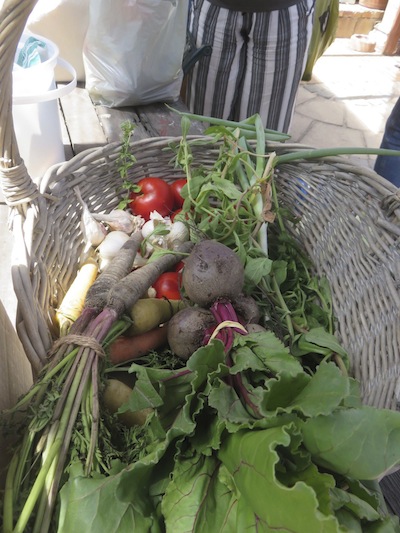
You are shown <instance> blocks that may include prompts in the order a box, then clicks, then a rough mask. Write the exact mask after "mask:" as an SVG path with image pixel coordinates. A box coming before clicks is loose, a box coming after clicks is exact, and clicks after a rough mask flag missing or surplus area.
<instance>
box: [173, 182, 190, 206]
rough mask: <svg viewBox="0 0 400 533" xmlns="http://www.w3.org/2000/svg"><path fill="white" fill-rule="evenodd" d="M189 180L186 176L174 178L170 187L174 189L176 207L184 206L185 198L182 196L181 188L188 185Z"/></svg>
mask: <svg viewBox="0 0 400 533" xmlns="http://www.w3.org/2000/svg"><path fill="white" fill-rule="evenodd" d="M186 183H187V180H186V179H185V178H182V179H179V180H174V181H173V182H172V183H171V185H170V187H171V190H172V194H173V195H174V202H175V203H174V205H175V209H179V208H181V207H182V206H183V198H182V196H181V190H182V187H183V186H184V185H186Z"/></svg>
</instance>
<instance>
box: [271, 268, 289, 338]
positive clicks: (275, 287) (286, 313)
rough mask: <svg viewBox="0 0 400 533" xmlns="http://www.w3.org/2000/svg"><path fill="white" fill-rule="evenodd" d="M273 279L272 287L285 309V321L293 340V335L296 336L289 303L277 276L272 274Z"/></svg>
mask: <svg viewBox="0 0 400 533" xmlns="http://www.w3.org/2000/svg"><path fill="white" fill-rule="evenodd" d="M271 279H272V287H273V290H274V292H275V295H276V297H277V300H278V302H279V305H280V306H281V308H282V310H283V311H284V319H285V322H286V327H287V329H288V332H289V335H290V337H291V339H292V340H293V337H294V329H293V324H292V320H291V316H290V314H291V313H290V310H289V309H288V307H287V305H286V302H285V299H284V297H283V295H282V293H281V290H280V287H279V285H278V282H277V281H276V277H275V276H274V275H273V274H272V275H271Z"/></svg>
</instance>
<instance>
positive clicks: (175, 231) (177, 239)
mask: <svg viewBox="0 0 400 533" xmlns="http://www.w3.org/2000/svg"><path fill="white" fill-rule="evenodd" d="M188 240H189V229H188V227H187V226H186V224H185V223H184V222H181V221H180V220H176V221H175V222H173V223H172V225H171V227H170V230H169V233H168V235H167V236H166V242H167V246H168V248H170V249H172V248H173V247H174V246H176V245H179V244H181V243H183V242H186V241H188Z"/></svg>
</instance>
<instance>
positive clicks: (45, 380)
mask: <svg viewBox="0 0 400 533" xmlns="http://www.w3.org/2000/svg"><path fill="white" fill-rule="evenodd" d="M78 349H79V348H76V349H74V350H72V351H71V352H70V353H69V354H68V355H67V356H65V358H64V359H62V360H61V361H60V362H59V363H58V364H57V365H56V366H54V368H52V369H51V370H49V371H48V372H46V374H45V376H44V377H43V378H42V379H41V380H40V381H39V382H38V383H37V384H36V385H35V386H33V387H32V388H31V389H30V390H29V391H28V392H27V393H26V394H25V396H24V397H23V398H22V399H21V400H20V401H19V402H18V403H17V404H16V405H15V406H14V407H13V408H12V411H13V412H15V411H17V410H18V409H21V407H23V406H24V405H25V404H26V403H27V402H29V400H31V399H32V398H33V397H34V396H35V395H36V394H39V395H40V396H42V395H43V393H42V392H41V389H42V391H43V388H44V391H43V392H45V390H46V388H47V385H48V384H49V383H50V382H51V381H52V378H53V377H54V376H55V375H56V374H57V373H58V372H59V371H60V370H61V369H62V368H63V367H64V366H65V365H67V364H68V363H69V361H70V360H71V359H72V358H73V357H75V355H76V352H77V351H78Z"/></svg>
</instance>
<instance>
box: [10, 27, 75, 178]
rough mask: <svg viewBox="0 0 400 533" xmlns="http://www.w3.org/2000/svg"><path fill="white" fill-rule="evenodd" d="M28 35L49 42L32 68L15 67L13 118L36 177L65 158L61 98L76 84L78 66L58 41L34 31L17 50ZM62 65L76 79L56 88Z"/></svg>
mask: <svg viewBox="0 0 400 533" xmlns="http://www.w3.org/2000/svg"><path fill="white" fill-rule="evenodd" d="M28 37H35V38H37V39H39V40H40V41H42V42H44V43H45V44H46V51H47V55H46V58H45V60H44V61H42V62H41V63H39V64H37V65H33V66H31V67H29V68H16V67H15V66H14V69H13V120H14V130H15V135H16V139H17V143H18V149H19V152H20V154H21V157H22V159H23V160H24V162H25V165H26V167H27V169H28V172H29V175H30V176H31V177H32V178H38V177H41V176H43V174H44V173H45V172H46V170H47V169H48V168H49V167H51V166H52V165H54V164H56V163H61V162H63V161H65V151H64V144H63V140H62V132H61V121H60V112H59V108H58V98H61V97H62V96H65V95H66V94H68V93H70V92H71V91H72V90H73V89H74V88H75V87H76V72H75V69H74V68H73V67H72V66H71V65H70V64H69V63H67V62H66V61H64V60H63V59H61V58H60V57H59V49H58V47H57V45H56V44H55V43H53V42H52V41H50V40H49V39H46V38H45V37H42V36H41V35H35V34H32V33H24V34H23V35H22V37H21V40H20V43H19V46H18V50H17V53H18V51H19V49H20V48H21V47H22V46H23V44H24V43H25V40H26V39H27V38H28ZM57 65H59V66H60V67H62V68H63V69H66V70H67V71H68V72H69V73H70V74H71V76H72V81H71V82H70V83H68V84H67V85H64V86H63V87H61V88H58V89H57V88H56V84H55V75H54V69H55V67H56V66H57Z"/></svg>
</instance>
